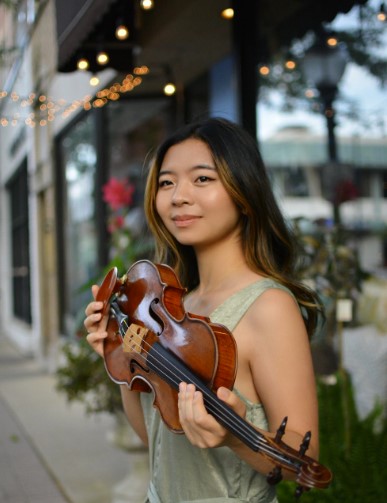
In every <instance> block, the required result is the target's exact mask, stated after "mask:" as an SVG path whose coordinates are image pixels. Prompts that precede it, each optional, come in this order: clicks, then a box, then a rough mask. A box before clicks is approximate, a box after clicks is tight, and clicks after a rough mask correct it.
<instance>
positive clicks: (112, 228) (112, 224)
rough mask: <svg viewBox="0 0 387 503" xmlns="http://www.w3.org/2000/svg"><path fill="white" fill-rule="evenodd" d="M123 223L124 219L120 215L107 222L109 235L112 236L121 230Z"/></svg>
mask: <svg viewBox="0 0 387 503" xmlns="http://www.w3.org/2000/svg"><path fill="white" fill-rule="evenodd" d="M124 223H125V219H124V217H123V216H122V215H117V216H115V217H113V218H112V219H111V220H110V221H109V225H108V231H109V232H110V234H113V232H116V231H117V230H119V229H122V227H123V226H124Z"/></svg>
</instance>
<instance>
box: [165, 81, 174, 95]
mask: <svg viewBox="0 0 387 503" xmlns="http://www.w3.org/2000/svg"><path fill="white" fill-rule="evenodd" d="M175 92H176V86H175V84H172V82H168V83H167V84H165V86H164V94H165V95H166V96H173V95H174V94H175Z"/></svg>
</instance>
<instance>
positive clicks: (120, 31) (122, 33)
mask: <svg viewBox="0 0 387 503" xmlns="http://www.w3.org/2000/svg"><path fill="white" fill-rule="evenodd" d="M115 36H116V38H117V39H118V40H126V39H127V38H128V37H129V28H128V27H127V26H126V25H125V24H124V23H123V22H122V21H119V22H118V23H117V28H116V31H115Z"/></svg>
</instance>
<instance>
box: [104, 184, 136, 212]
mask: <svg viewBox="0 0 387 503" xmlns="http://www.w3.org/2000/svg"><path fill="white" fill-rule="evenodd" d="M102 191H103V200H104V201H105V203H108V204H109V205H110V207H111V209H112V210H113V211H117V210H119V209H120V208H125V207H128V206H130V204H131V203H132V196H133V192H134V187H133V185H131V184H130V183H129V182H127V181H125V180H118V179H117V178H111V179H110V180H109V181H108V182H107V183H105V185H104V186H103V187H102Z"/></svg>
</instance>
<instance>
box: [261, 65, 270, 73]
mask: <svg viewBox="0 0 387 503" xmlns="http://www.w3.org/2000/svg"><path fill="white" fill-rule="evenodd" d="M259 73H260V74H261V75H263V76H266V75H269V73H270V68H269V67H268V66H267V65H261V66H260V67H259Z"/></svg>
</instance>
